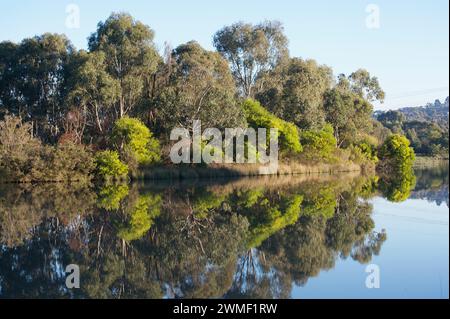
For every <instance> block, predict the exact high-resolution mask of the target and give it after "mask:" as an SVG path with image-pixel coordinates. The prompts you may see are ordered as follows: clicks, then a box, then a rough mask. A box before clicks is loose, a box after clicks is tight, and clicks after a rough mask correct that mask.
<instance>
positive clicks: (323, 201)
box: [302, 186, 336, 219]
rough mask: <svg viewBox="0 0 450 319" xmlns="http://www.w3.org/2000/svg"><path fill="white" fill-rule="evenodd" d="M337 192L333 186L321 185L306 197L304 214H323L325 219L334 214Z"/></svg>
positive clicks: (303, 206)
mask: <svg viewBox="0 0 450 319" xmlns="http://www.w3.org/2000/svg"><path fill="white" fill-rule="evenodd" d="M335 208H336V194H335V191H334V189H333V188H332V187H327V186H325V187H320V188H319V189H318V190H314V191H313V192H311V193H310V194H309V196H306V197H305V200H304V201H303V205H302V215H305V216H322V217H324V218H325V219H328V218H331V217H332V216H333V215H334V212H335Z"/></svg>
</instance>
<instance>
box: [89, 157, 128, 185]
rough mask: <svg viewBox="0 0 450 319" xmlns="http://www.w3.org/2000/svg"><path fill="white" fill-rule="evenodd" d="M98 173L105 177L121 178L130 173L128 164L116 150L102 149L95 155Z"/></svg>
mask: <svg viewBox="0 0 450 319" xmlns="http://www.w3.org/2000/svg"><path fill="white" fill-rule="evenodd" d="M95 163H96V165H97V175H99V176H101V177H103V178H105V179H120V178H123V177H125V176H126V175H127V174H128V166H127V165H126V164H124V163H123V162H122V161H121V160H120V157H119V153H118V152H116V151H110V150H106V151H101V152H98V153H97V154H96V155H95Z"/></svg>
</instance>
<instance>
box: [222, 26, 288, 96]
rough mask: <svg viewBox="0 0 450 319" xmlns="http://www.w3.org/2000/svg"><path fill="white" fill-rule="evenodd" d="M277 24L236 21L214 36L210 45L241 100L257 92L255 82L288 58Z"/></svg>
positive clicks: (284, 41) (284, 42)
mask: <svg viewBox="0 0 450 319" xmlns="http://www.w3.org/2000/svg"><path fill="white" fill-rule="evenodd" d="M283 32H284V30H283V26H282V25H281V23H280V22H278V21H265V22H263V23H260V24H258V25H251V24H248V23H243V22H238V23H235V24H233V25H231V26H226V27H224V28H222V29H221V30H219V31H217V32H216V34H215V35H214V46H215V47H216V49H217V51H218V52H219V53H220V54H222V56H223V57H224V58H225V59H227V60H228V62H229V64H230V68H231V71H232V73H233V76H234V79H235V81H236V83H237V86H238V89H239V91H240V93H241V95H242V96H243V97H244V98H249V97H253V96H254V95H255V94H256V93H257V88H256V82H257V80H258V78H260V77H261V75H262V74H264V72H267V71H270V70H271V69H273V68H274V67H275V66H276V65H278V64H279V63H281V62H282V61H283V60H285V59H286V57H287V56H288V48H287V44H288V40H287V38H286V36H285V35H284V33H283Z"/></svg>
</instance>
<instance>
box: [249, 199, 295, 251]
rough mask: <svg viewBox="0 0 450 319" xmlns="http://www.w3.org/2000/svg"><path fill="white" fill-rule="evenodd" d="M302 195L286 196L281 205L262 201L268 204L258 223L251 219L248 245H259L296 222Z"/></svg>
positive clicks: (262, 203)
mask: <svg viewBox="0 0 450 319" xmlns="http://www.w3.org/2000/svg"><path fill="white" fill-rule="evenodd" d="M302 201H303V196H302V195H294V196H292V197H290V198H284V199H283V200H282V201H281V203H280V205H279V206H271V205H270V204H269V203H268V202H267V201H261V203H260V204H261V205H263V206H264V205H267V207H266V209H265V212H264V216H259V221H258V223H257V224H255V223H252V221H250V233H249V238H248V242H247V247H249V248H255V247H259V246H260V245H261V244H262V242H263V241H265V240H266V239H267V238H269V237H270V236H271V235H273V234H275V233H276V232H278V231H280V230H281V229H283V228H285V227H286V226H288V225H292V224H294V223H295V222H296V221H297V220H298V218H299V216H300V206H301V204H302Z"/></svg>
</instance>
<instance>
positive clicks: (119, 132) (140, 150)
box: [112, 116, 160, 165]
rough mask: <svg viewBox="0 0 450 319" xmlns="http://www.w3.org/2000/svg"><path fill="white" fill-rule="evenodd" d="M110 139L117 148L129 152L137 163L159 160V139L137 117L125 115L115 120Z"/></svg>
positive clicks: (149, 162) (143, 163)
mask: <svg viewBox="0 0 450 319" xmlns="http://www.w3.org/2000/svg"><path fill="white" fill-rule="evenodd" d="M112 140H113V142H114V143H115V145H116V146H117V148H118V149H119V150H121V151H122V152H124V151H125V152H126V151H128V152H130V153H131V154H130V155H131V156H132V158H133V159H134V160H135V161H136V162H137V163H138V164H142V165H149V164H152V163H155V162H158V161H159V160H160V147H159V141H158V140H157V139H156V138H154V137H153V134H152V133H151V132H150V130H149V129H148V127H147V126H146V125H145V124H144V123H142V122H141V121H139V120H138V119H134V118H130V117H126V116H125V117H123V118H121V119H119V120H117V121H116V123H115V124H114V128H113V132H112Z"/></svg>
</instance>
